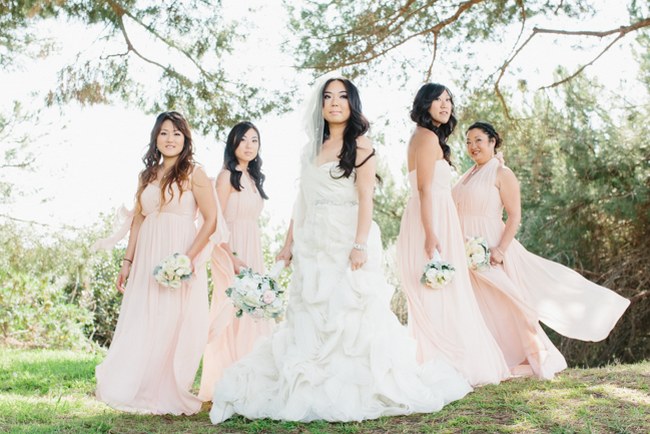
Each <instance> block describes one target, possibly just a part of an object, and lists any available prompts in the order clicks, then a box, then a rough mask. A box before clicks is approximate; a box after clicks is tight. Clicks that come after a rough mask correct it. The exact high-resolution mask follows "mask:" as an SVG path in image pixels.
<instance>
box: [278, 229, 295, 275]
mask: <svg viewBox="0 0 650 434" xmlns="http://www.w3.org/2000/svg"><path fill="white" fill-rule="evenodd" d="M292 247H293V220H291V222H289V229H288V230H287V237H286V238H285V239H284V246H282V249H281V250H280V253H278V254H277V256H276V257H275V260H276V262H277V261H284V264H285V266H288V265H289V264H290V263H291V258H292V254H291V249H292Z"/></svg>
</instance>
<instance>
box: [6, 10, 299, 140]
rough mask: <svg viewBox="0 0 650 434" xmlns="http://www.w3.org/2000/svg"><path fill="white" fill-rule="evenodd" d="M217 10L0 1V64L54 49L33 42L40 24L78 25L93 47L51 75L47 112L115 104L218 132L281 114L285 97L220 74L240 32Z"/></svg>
mask: <svg viewBox="0 0 650 434" xmlns="http://www.w3.org/2000/svg"><path fill="white" fill-rule="evenodd" d="M222 9H223V6H222V4H221V2H220V1H216V2H215V1H207V0H187V1H182V2H162V3H161V2H136V1H131V0H106V1H100V2H98V1H94V0H66V1H51V0H10V1H8V2H4V1H3V2H2V3H0V24H2V26H0V54H2V56H0V58H1V59H2V60H0V65H3V64H5V63H6V64H16V63H19V62H20V59H21V58H22V57H24V56H25V55H26V54H27V55H29V54H31V56H32V57H36V56H40V57H45V56H47V55H48V54H50V53H51V52H52V51H56V47H54V46H53V44H52V42H51V41H48V40H38V39H37V38H36V36H34V35H35V34H37V33H38V31H37V29H38V26H39V25H40V24H42V23H58V25H66V24H67V25H71V26H79V27H80V28H81V29H84V30H82V32H83V36H86V37H88V39H89V43H90V44H89V46H86V47H85V48H84V50H83V51H82V52H79V53H78V54H77V56H76V58H74V60H72V61H71V62H70V63H68V64H67V65H65V66H64V67H62V69H61V70H60V71H59V72H58V82H57V85H56V86H55V87H53V88H52V89H51V91H50V92H49V93H48V95H47V96H46V98H45V102H46V103H47V104H48V105H65V104H67V103H69V102H71V101H76V102H79V103H81V104H82V105H91V104H102V103H112V102H115V101H120V100H121V101H125V102H127V103H130V104H133V105H134V106H136V107H140V108H141V109H143V110H144V111H146V112H150V113H157V112H160V111H164V110H170V109H176V110H180V111H182V112H183V113H184V114H185V116H186V117H187V118H188V119H191V121H192V125H193V128H195V129H196V130H198V131H201V132H202V133H203V134H208V133H215V134H217V133H220V132H222V129H223V128H225V127H224V126H227V125H233V124H235V123H236V122H237V121H239V120H240V119H248V118H258V119H259V117H260V116H261V115H262V114H264V113H267V112H269V111H271V110H272V109H274V108H278V107H280V108H281V107H287V102H288V101H289V100H288V98H289V96H288V95H289V94H290V92H285V93H284V94H282V95H279V94H277V93H274V94H270V93H269V92H266V91H265V90H264V89H262V88H260V87H257V86H255V85H254V84H252V83H250V82H249V80H244V79H242V77H241V76H240V75H238V74H233V73H232V71H230V69H229V68H226V67H225V63H226V62H225V61H224V60H225V59H229V58H230V56H231V55H232V50H233V43H234V41H236V40H238V39H241V38H243V37H245V33H241V30H240V26H237V23H236V22H229V21H228V20H226V19H225V18H224V16H223V12H222ZM92 38H95V39H94V40H92ZM28 46H29V47H31V49H30V50H27V49H26V47H28ZM37 47H38V49H37ZM5 54H6V55H5ZM14 66H15V65H14ZM288 90H289V89H285V91H288Z"/></svg>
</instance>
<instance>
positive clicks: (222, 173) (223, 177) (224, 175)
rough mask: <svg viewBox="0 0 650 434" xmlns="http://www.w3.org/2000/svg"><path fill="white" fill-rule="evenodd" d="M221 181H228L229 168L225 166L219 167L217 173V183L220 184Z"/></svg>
mask: <svg viewBox="0 0 650 434" xmlns="http://www.w3.org/2000/svg"><path fill="white" fill-rule="evenodd" d="M222 182H230V170H228V169H225V168H224V169H221V171H220V172H219V174H218V175H217V184H220V183H222Z"/></svg>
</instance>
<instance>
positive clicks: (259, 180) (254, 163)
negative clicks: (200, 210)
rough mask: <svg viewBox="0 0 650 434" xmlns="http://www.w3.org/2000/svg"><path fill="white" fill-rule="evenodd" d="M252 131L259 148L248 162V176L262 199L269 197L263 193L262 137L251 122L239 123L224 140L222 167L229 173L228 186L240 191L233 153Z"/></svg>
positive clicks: (239, 179)
mask: <svg viewBox="0 0 650 434" xmlns="http://www.w3.org/2000/svg"><path fill="white" fill-rule="evenodd" d="M251 128H252V129H254V130H255V132H256V133H257V138H258V144H259V147H258V149H257V156H256V157H255V158H254V159H252V160H251V161H249V162H248V169H247V171H248V174H249V175H250V177H251V178H252V179H253V182H255V187H257V191H259V193H260V196H262V197H263V198H264V199H268V198H269V197H268V196H267V195H266V193H265V192H264V187H263V186H264V180H265V179H266V176H265V175H264V174H263V173H262V157H261V156H260V150H261V148H262V137H261V136H260V130H258V129H257V127H256V126H255V125H253V123H251V122H239V123H238V124H237V125H235V126H234V127H232V130H230V133H229V134H228V139H227V140H226V149H224V150H223V165H224V167H225V168H226V169H228V171H230V185H232V186H233V188H234V189H235V190H237V191H241V189H242V186H241V176H242V171H241V170H237V165H238V164H239V160H237V156H236V155H235V151H236V150H237V148H238V147H239V144H240V143H241V140H242V138H243V137H244V135H245V134H246V133H247V132H248V130H250V129H251Z"/></svg>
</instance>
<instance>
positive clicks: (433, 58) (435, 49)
mask: <svg viewBox="0 0 650 434" xmlns="http://www.w3.org/2000/svg"><path fill="white" fill-rule="evenodd" d="M437 53H438V34H437V33H434V34H433V54H432V55H431V63H429V69H427V75H426V77H425V78H424V81H430V80H431V73H432V72H433V64H434V62H435V61H436V54H437Z"/></svg>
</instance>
